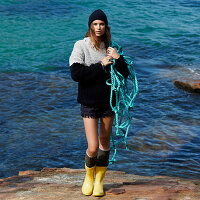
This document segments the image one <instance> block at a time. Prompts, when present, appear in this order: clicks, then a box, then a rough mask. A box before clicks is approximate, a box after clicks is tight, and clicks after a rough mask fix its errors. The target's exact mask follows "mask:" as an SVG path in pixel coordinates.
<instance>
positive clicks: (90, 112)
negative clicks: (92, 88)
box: [81, 105, 115, 118]
mask: <svg viewBox="0 0 200 200" xmlns="http://www.w3.org/2000/svg"><path fill="white" fill-rule="evenodd" d="M114 115H115V112H114V111H112V109H111V107H110V106H109V107H90V106H84V105H81V116H82V117H86V118H102V117H111V116H114Z"/></svg>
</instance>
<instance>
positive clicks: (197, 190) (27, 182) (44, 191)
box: [0, 168, 200, 200]
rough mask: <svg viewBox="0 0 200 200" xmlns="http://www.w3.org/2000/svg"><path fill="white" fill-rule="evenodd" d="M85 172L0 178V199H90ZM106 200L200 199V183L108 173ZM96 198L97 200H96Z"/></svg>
mask: <svg viewBox="0 0 200 200" xmlns="http://www.w3.org/2000/svg"><path fill="white" fill-rule="evenodd" d="M84 176H85V170H84V169H69V168H43V169H42V170H41V171H33V170H28V171H24V172H19V175H18V176H13V177H8V178H4V179H0V200H20V199H23V200H34V199H37V200H44V199H48V200H55V199H59V200H66V199H70V200H75V199H76V200H77V199H83V200H84V199H87V200H88V199H91V198H92V197H91V198H90V197H88V196H84V195H83V194H82V193H81V186H82V183H83V180H84ZM104 190H105V196H104V197H102V198H101V199H104V200H113V199H115V200H122V199H126V200H169V199H171V200H200V180H198V179H196V180H188V179H181V178H173V177H167V176H155V177H145V176H137V175H134V174H126V173H125V172H118V171H111V170H108V171H107V173H106V175H105V178H104ZM95 199H96V198H95Z"/></svg>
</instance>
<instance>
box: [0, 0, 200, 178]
mask: <svg viewBox="0 0 200 200" xmlns="http://www.w3.org/2000/svg"><path fill="white" fill-rule="evenodd" d="M97 8H101V9H103V10H104V11H105V13H106V14H107V16H108V20H109V25H110V26H111V31H112V39H113V40H115V41H116V42H118V43H119V44H120V45H121V46H122V47H123V49H124V53H125V54H126V55H128V56H131V57H132V58H133V59H134V61H135V70H136V73H137V77H138V83H139V94H138V96H137V98H136V101H135V107H134V112H133V113H134V118H133V122H132V126H131V128H130V131H129V135H128V138H127V142H128V147H129V150H125V148H124V145H123V144H122V145H119V147H118V153H117V156H116V159H117V162H116V164H112V165H110V166H109V168H110V169H117V170H123V171H126V172H129V173H134V174H137V175H150V176H152V175H166V176H179V177H185V178H200V148H199V143H200V114H199V113H200V95H199V94H194V93H187V92H184V91H182V90H179V89H177V88H176V87H175V86H174V85H173V81H174V80H175V79H181V78H183V77H187V78H188V77H189V78H193V79H200V58H199V55H200V29H199V24H200V17H199V13H200V2H199V1H192V0H191V1H186V0H180V1H172V0H167V1H161V0H160V1H159V0H158V1H152V0H151V1H150V0H149V1H148V0H145V1H139V0H137V1H134V2H133V1H118V0H116V1H109V2H108V1H102V2H101V1H98V2H95V1H64V0H59V1H46V0H45V1H43V0H40V1H37V0H36V1H35V0H34V1H33V0H32V1H31V0H30V1H26V0H18V1H16V0H9V1H8V0H3V1H1V2H0V27H1V29H0V177H7V176H12V175H16V174H17V173H18V171H22V170H28V169H32V170H41V169H42V168H43V167H64V166H66V167H71V168H83V167H84V154H85V149H86V148H87V144H86V139H85V133H84V127H83V122H82V119H81V117H80V111H79V109H80V106H79V105H78V104H77V103H76V95H77V84H76V83H75V82H73V81H72V80H71V77H70V73H69V63H68V58H69V56H70V53H71V51H72V48H73V44H74V42H75V41H76V40H79V39H82V38H83V37H84V35H85V32H86V31H87V20H88V16H89V14H90V13H91V12H92V11H93V10H95V9H97ZM112 153H113V152H112ZM112 153H111V154H112Z"/></svg>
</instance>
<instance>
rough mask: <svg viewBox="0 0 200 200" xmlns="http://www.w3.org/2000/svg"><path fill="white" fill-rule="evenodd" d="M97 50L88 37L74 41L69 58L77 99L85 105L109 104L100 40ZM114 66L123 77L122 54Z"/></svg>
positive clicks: (106, 72) (104, 50)
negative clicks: (76, 83)
mask: <svg viewBox="0 0 200 200" xmlns="http://www.w3.org/2000/svg"><path fill="white" fill-rule="evenodd" d="M100 48H101V50H100V51H98V50H97V49H96V48H95V47H94V45H93V44H92V42H91V40H90V38H89V37H86V38H84V39H83V40H79V41H77V42H76V43H75V45H74V48H73V51H72V53H71V56H70V58H69V64H70V71H71V77H72V79H73V80H74V81H76V82H78V98H77V101H78V102H79V103H80V104H82V105H86V106H92V107H105V106H106V107H107V106H109V104H110V86H108V85H106V81H107V80H108V79H109V78H110V73H109V72H108V70H109V67H110V65H108V66H107V67H106V70H105V69H104V68H103V67H102V65H101V60H102V59H103V58H104V57H106V49H105V45H104V43H103V42H102V43H101V45H100ZM115 68H116V69H117V70H118V71H119V72H120V73H121V74H122V75H123V76H124V77H125V78H127V76H128V73H129V72H128V69H127V65H126V62H125V60H124V58H123V56H120V58H118V59H116V60H115Z"/></svg>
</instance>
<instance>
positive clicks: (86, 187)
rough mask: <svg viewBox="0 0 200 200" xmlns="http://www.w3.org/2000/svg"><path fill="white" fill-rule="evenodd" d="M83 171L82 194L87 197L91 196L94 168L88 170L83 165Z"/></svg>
mask: <svg viewBox="0 0 200 200" xmlns="http://www.w3.org/2000/svg"><path fill="white" fill-rule="evenodd" d="M85 169H86V175H85V180H84V183H83V186H82V193H83V194H84V195H87V196H89V195H91V194H92V191H93V181H94V171H95V166H94V167H91V168H89V167H87V166H86V165H85Z"/></svg>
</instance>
